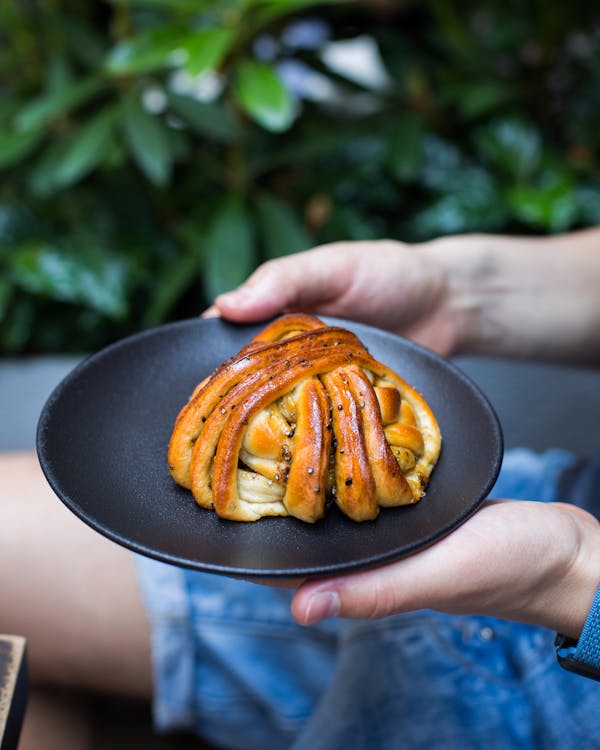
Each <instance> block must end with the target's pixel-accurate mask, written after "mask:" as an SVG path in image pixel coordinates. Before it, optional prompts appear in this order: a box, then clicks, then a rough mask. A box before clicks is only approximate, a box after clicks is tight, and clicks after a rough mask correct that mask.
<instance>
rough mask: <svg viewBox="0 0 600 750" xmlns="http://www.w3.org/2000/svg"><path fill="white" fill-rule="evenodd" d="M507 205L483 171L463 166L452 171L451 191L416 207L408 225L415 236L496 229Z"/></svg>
mask: <svg viewBox="0 0 600 750" xmlns="http://www.w3.org/2000/svg"><path fill="white" fill-rule="evenodd" d="M507 216H508V208H507V206H506V203H505V201H504V200H503V199H502V194H501V193H500V191H499V189H498V187H497V185H496V184H495V183H494V182H493V180H492V178H491V177H490V175H489V174H488V173H487V172H484V171H483V170H479V169H473V168H471V169H463V170H459V171H457V173H456V185H455V188H454V189H453V190H451V191H448V192H446V193H444V194H442V195H441V196H440V197H439V198H438V199H436V200H433V201H431V202H430V204H429V205H428V206H427V208H425V209H423V210H422V211H419V212H418V213H417V214H416V215H415V216H414V218H413V219H412V220H411V222H410V225H411V228H412V230H413V231H414V232H415V233H416V236H417V237H418V238H419V239H429V238H432V237H436V236H439V235H442V234H456V233H458V232H485V231H493V230H497V229H500V228H501V227H502V226H503V225H504V224H505V223H506V220H507Z"/></svg>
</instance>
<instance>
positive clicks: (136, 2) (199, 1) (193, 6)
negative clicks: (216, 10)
mask: <svg viewBox="0 0 600 750" xmlns="http://www.w3.org/2000/svg"><path fill="white" fill-rule="evenodd" d="M109 2H110V4H111V5H122V6H126V7H127V6H129V7H131V6H134V7H139V8H164V9H165V10H183V11H190V12H193V13H197V12H198V11H200V10H202V9H205V8H206V7H209V8H210V7H211V6H212V5H214V2H209V1H208V0H204V1H203V0H109Z"/></svg>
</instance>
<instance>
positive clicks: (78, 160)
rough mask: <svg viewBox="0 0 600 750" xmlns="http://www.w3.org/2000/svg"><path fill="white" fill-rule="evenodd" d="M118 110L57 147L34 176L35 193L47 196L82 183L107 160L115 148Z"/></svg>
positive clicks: (107, 112) (83, 128)
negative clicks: (52, 192) (81, 180)
mask: <svg viewBox="0 0 600 750" xmlns="http://www.w3.org/2000/svg"><path fill="white" fill-rule="evenodd" d="M116 115H117V110H115V109H114V108H111V109H107V110H105V111H104V112H101V113H100V114H99V115H97V116H96V117H94V118H93V119H92V120H91V121H90V122H88V123H87V124H86V125H84V126H83V127H82V128H81V130H80V131H78V132H76V133H74V134H73V135H72V136H70V137H68V138H66V139H65V140H63V141H61V142H60V143H59V144H57V145H55V147H54V149H53V150H52V151H51V152H50V155H49V156H48V158H47V160H45V161H44V160H43V161H42V164H41V166H40V167H39V168H38V169H37V171H36V172H35V175H34V182H33V184H34V186H35V191H36V192H37V193H38V194H41V195H46V194H48V193H50V192H51V191H53V190H60V189H61V188H65V187H68V186H69V185H73V184H74V183H76V182H78V181H79V180H80V179H82V178H83V177H85V176H86V175H87V174H89V173H90V172H91V171H92V170H93V169H94V168H95V167H97V166H98V165H99V164H100V163H101V162H102V161H103V160H104V159H105V158H106V156H107V154H108V153H109V150H110V148H111V144H112V137H113V130H114V124H115V121H116Z"/></svg>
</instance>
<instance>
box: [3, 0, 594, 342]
mask: <svg viewBox="0 0 600 750" xmlns="http://www.w3.org/2000/svg"><path fill="white" fill-rule="evenodd" d="M599 43H600V12H599V11H598V9H597V5H596V4H595V3H589V2H587V0H572V1H571V2H570V3H564V2H559V1H558V0H555V1H551V0H547V1H546V2H544V3H541V2H535V1H534V0H530V1H529V2H525V0H522V1H521V2H517V1H516V0H503V2H500V1H499V0H498V1H497V0H476V1H473V2H462V3H456V2H452V0H430V1H428V2H410V1H408V0H405V1H404V2H385V1H384V0H379V2H375V0H373V1H372V2H362V3H359V2H342V1H340V0H338V1H337V2H315V0H289V1H288V2H285V1H284V0H219V1H218V2H217V1H216V0H110V1H107V0H104V1H98V2H95V3H82V2H79V1H78V0H46V1H45V2H41V1H36V0H4V2H3V3H2V4H1V5H0V350H1V351H2V352H3V353H4V354H7V353H20V352H48V351H52V352H68V351H71V352H73V351H90V350H93V349H96V348H98V347H99V346H102V345H104V344H106V343H107V342H109V341H111V340H114V339H116V338H118V337H120V336H122V335H125V334H128V333H131V332H134V331H137V330H140V329H142V328H144V327H148V326H153V325H157V324H160V323H163V322H165V321H168V320H172V319H176V318H181V317H187V316H191V315H196V314H197V313H198V312H199V311H200V310H202V308H203V307H204V306H205V305H207V304H208V303H209V301H210V300H211V299H212V298H213V296H214V295H215V294H216V293H218V292H220V291H223V290H225V289H228V288H231V287H233V286H234V285H236V284H237V283H239V282H240V281H241V280H242V279H244V278H245V277H246V276H247V275H248V273H249V272H250V271H251V270H252V269H253V268H254V267H255V266H256V265H257V264H258V263H259V262H261V261H262V260H264V259H267V258H271V257H274V256H277V255H282V254H285V253H290V252H294V251H297V250H301V249H304V248H306V247H309V246H311V245H313V244H316V243H322V242H327V241H331V240H336V239H367V238H377V237H395V238H398V239H402V240H407V241H419V240H424V239H427V238H430V237H433V236H436V235H441V234H448V233H456V232H484V231H491V232H513V233H516V232H518V233H550V232H561V231H564V230H567V229H570V228H575V227H582V226H588V225H593V224H600V177H599V174H598V158H599V155H600V127H598V123H599V122H600V54H599ZM566 283H568V282H567V281H566Z"/></svg>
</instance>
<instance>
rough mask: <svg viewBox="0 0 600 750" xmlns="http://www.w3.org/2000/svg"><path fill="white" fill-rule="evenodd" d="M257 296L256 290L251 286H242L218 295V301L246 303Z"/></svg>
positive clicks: (230, 303) (235, 303) (234, 303)
mask: <svg viewBox="0 0 600 750" xmlns="http://www.w3.org/2000/svg"><path fill="white" fill-rule="evenodd" d="M255 298H256V292H255V291H254V289H253V288H252V287H251V286H240V287H238V288H237V289H232V290H231V291H230V292H224V293H223V294H220V295H219V296H218V297H217V300H216V301H218V302H225V304H227V305H245V304H246V303H248V302H252V300H254V299H255Z"/></svg>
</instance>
